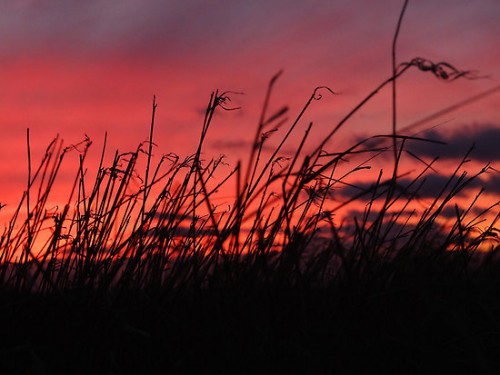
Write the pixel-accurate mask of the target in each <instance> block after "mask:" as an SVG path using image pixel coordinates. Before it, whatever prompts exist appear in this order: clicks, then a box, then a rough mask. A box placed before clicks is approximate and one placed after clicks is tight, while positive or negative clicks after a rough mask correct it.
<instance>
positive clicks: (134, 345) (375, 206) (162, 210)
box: [0, 3, 500, 373]
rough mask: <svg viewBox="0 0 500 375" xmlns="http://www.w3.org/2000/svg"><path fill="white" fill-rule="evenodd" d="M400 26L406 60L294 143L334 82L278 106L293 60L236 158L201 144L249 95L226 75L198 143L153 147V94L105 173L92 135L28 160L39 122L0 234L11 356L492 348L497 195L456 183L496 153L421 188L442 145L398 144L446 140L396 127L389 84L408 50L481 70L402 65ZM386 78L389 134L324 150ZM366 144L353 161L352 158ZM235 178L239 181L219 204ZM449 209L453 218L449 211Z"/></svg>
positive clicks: (220, 364)
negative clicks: (137, 127) (288, 152)
mask: <svg viewBox="0 0 500 375" xmlns="http://www.w3.org/2000/svg"><path fill="white" fill-rule="evenodd" d="M405 7H406V3H405ZM403 13H404V9H403V12H402V13H401V18H400V21H399V23H398V30H399V25H400V23H401V19H402V15H403ZM397 34H398V32H396V34H395V38H394V43H393V73H392V75H391V76H390V77H389V78H387V79H386V80H384V81H383V82H382V83H381V84H380V85H379V86H378V87H376V88H375V89H374V90H373V91H371V92H370V93H369V94H368V95H367V96H366V97H365V98H364V99H363V100H362V101H361V102H360V103H359V104H358V105H357V106H355V107H354V108H353V109H352V110H351V111H349V112H348V113H347V114H346V116H345V117H344V118H343V119H341V120H340V121H339V122H338V123H337V124H336V125H335V126H333V127H332V130H331V132H330V133H329V134H327V135H326V136H325V137H324V139H323V140H322V141H321V142H319V144H317V145H316V146H315V147H312V148H311V147H306V145H307V144H308V141H309V135H310V133H311V131H313V124H312V123H311V124H308V126H307V128H306V131H305V133H304V134H303V135H302V137H301V138H300V143H299V146H298V148H297V149H296V152H295V154H294V155H292V156H291V157H286V158H285V156H283V154H282V150H283V148H284V146H285V145H287V144H288V142H290V141H291V139H292V137H297V135H296V133H297V132H298V130H297V129H298V125H299V124H300V123H301V122H302V118H303V115H304V113H306V112H307V111H308V110H309V108H310V107H311V106H312V105H313V103H314V102H316V101H318V100H320V99H321V97H322V96H321V95H322V94H331V95H335V92H334V90H332V89H330V88H328V87H317V88H315V89H314V90H313V92H312V94H311V96H310V98H309V100H308V101H307V102H306V103H305V105H304V107H303V108H302V110H301V111H300V112H299V114H298V115H297V116H296V117H295V118H294V119H293V120H292V121H289V120H288V117H287V116H288V112H289V110H288V108H287V107H283V108H281V109H279V110H278V111H276V112H273V113H270V112H269V104H270V102H271V97H272V92H273V88H274V86H275V85H276V83H277V80H278V78H279V76H280V74H277V75H276V76H274V77H273V78H272V79H271V81H270V83H269V86H268V89H267V92H266V95H265V100H264V105H263V109H262V113H261V116H260V120H259V123H258V125H257V129H256V133H255V137H254V141H253V145H252V148H251V151H250V155H249V156H248V158H247V160H246V164H245V165H244V163H243V162H239V163H238V164H237V165H236V166H235V167H233V168H232V169H230V170H229V172H228V173H226V174H225V175H224V176H223V177H220V176H221V172H222V171H221V166H222V165H224V160H223V158H221V157H220V158H215V159H211V160H208V161H205V160H203V157H202V155H203V150H204V145H205V143H206V138H207V134H208V133H209V131H210V127H211V125H212V123H213V121H214V115H215V113H216V112H217V111H225V110H232V109H235V108H232V107H230V106H229V105H228V102H229V101H230V95H232V94H234V93H231V92H219V91H215V92H214V93H212V95H211V97H210V100H209V103H208V105H207V108H206V111H205V115H204V119H203V124H202V129H201V135H200V140H199V142H198V144H197V146H196V147H194V149H193V154H192V155H190V156H188V157H186V158H184V159H182V158H181V157H180V156H178V155H175V154H172V153H170V154H165V155H162V156H161V157H155V156H154V155H153V151H154V129H155V112H156V108H157V104H156V101H155V100H153V106H152V120H151V127H150V132H149V139H148V141H147V142H145V143H142V144H140V145H139V146H138V147H137V149H136V150H134V151H131V152H127V153H121V154H120V153H118V152H117V153H115V155H114V158H113V160H112V162H111V164H110V165H105V163H104V160H105V157H104V156H105V154H106V151H107V150H106V141H105V142H104V147H103V150H102V157H101V159H100V162H99V165H98V167H97V174H96V177H95V179H93V180H92V181H89V177H88V173H87V166H86V162H85V160H86V157H87V154H88V152H89V148H90V146H91V141H90V139H88V138H86V139H84V140H83V141H82V142H81V143H79V144H77V145H72V146H69V147H63V143H62V141H61V140H60V139H59V138H56V139H54V140H53V142H52V143H50V145H49V146H48V147H47V149H46V152H45V155H44V156H43V158H42V160H41V162H40V164H39V166H38V167H37V168H36V169H32V158H31V152H30V135H29V131H28V134H27V147H28V161H29V162H28V181H27V187H26V191H25V192H24V194H23V196H22V198H21V201H20V203H19V205H18V207H17V209H16V211H15V213H14V215H13V217H12V219H11V221H10V223H9V224H8V226H7V227H6V228H5V229H4V231H3V233H2V235H1V238H0V291H1V293H2V297H3V298H4V303H3V305H2V310H1V311H2V312H1V314H2V317H3V318H4V321H8V320H12V321H13V326H12V331H11V332H10V335H11V336H9V337H10V339H9V340H11V341H8V342H4V344H3V349H4V352H5V353H10V354H9V356H10V360H9V361H10V363H11V364H10V365H9V364H7V365H5V366H4V368H5V371H7V370H9V369H11V367H9V366H14V367H15V366H19V363H18V362H16V361H17V360H16V355H18V356H20V357H24V358H25V359H26V358H28V364H27V365H26V366H28V367H29V368H28V370H27V371H32V373H37V372H38V373H43V371H51V369H54V368H57V367H58V366H60V365H62V364H64V365H65V366H66V365H67V366H71V367H72V368H80V369H88V370H89V371H93V372H99V371H101V372H104V371H108V372H109V371H112V372H126V371H130V370H131V369H135V370H137V371H146V372H157V371H160V370H161V369H165V368H171V369H173V370H174V371H175V370H176V369H177V370H179V369H186V368H190V367H197V366H196V365H195V363H196V364H197V365H198V366H200V367H202V366H204V365H206V366H212V367H213V368H218V369H221V371H223V372H224V371H229V369H231V371H235V369H236V370H237V369H240V370H241V369H245V368H247V369H248V368H258V367H259V366H263V365H264V364H266V363H270V365H269V366H271V367H270V368H269V370H270V371H272V370H273V369H275V370H276V369H292V368H295V369H301V371H303V372H309V373H310V372H318V371H333V370H336V369H337V370H339V371H340V372H350V371H352V372H356V370H361V369H363V366H365V365H366V368H376V367H377V366H379V367H380V368H382V367H384V364H383V363H381V360H380V358H382V357H386V356H387V355H388V353H389V352H390V353H391V358H392V359H391V360H388V361H387V363H386V364H385V365H386V366H389V368H391V366H394V367H393V368H394V369H396V368H398V366H402V365H405V367H407V366H410V367H411V366H419V365H421V366H423V367H422V370H426V369H428V368H426V367H425V366H426V365H425V362H420V361H419V358H424V357H425V358H434V357H433V356H437V354H435V353H436V352H439V353H441V354H443V356H444V359H443V361H445V362H446V363H447V364H449V363H450V361H457V362H455V365H456V367H457V368H463V366H466V365H469V366H470V367H471V368H476V366H484V367H485V368H489V366H490V365H491V364H492V363H493V362H494V356H492V354H493V353H494V352H495V348H496V346H497V340H495V339H494V338H491V336H490V334H491V335H498V334H499V333H500V332H499V330H498V327H499V326H500V325H498V323H500V322H499V321H498V318H497V317H496V316H498V315H497V314H496V313H497V312H498V310H499V309H500V305H499V304H498V302H497V301H496V300H494V298H493V297H492V296H493V295H495V293H497V292H498V291H499V290H498V287H497V286H496V285H500V284H498V283H497V282H498V281H499V280H498V275H499V274H500V273H499V271H500V262H499V261H498V253H499V251H500V245H499V240H498V235H499V231H498V228H497V226H496V225H497V223H498V220H499V216H500V213H499V212H498V207H499V205H500V202H499V201H496V202H492V204H491V205H490V206H489V207H487V208H486V209H484V210H482V211H481V212H479V213H474V210H473V208H474V207H475V205H477V203H478V202H479V200H480V197H481V195H482V194H483V192H482V191H481V192H480V193H479V194H477V196H476V197H475V198H474V199H473V200H472V202H471V203H470V205H469V206H468V207H459V206H458V205H457V204H456V198H457V197H458V196H459V195H460V194H462V193H463V192H465V191H467V189H468V187H469V186H470V185H471V183H472V182H473V181H476V180H477V179H479V178H481V176H482V175H484V174H486V173H489V172H492V171H494V169H491V168H490V166H489V165H486V166H485V167H484V168H483V169H481V170H480V171H479V172H477V173H475V174H473V175H471V176H470V175H469V174H468V173H467V172H465V171H464V165H465V163H466V162H467V161H468V157H469V154H468V153H467V154H465V155H464V158H463V160H462V161H461V162H460V163H459V164H458V166H457V167H456V169H455V170H454V172H453V173H452V175H451V176H450V177H449V179H448V181H447V182H446V184H445V185H443V186H442V189H441V191H440V192H439V193H438V194H437V195H436V196H435V197H434V198H433V199H432V201H431V202H430V203H429V202H427V203H422V201H421V200H420V198H419V192H420V191H421V189H422V187H423V186H425V183H426V182H425V181H426V175H427V174H428V173H429V172H430V171H432V170H433V168H434V165H435V163H436V162H437V158H436V159H435V160H432V161H430V162H424V167H423V169H422V170H421V171H420V173H418V174H417V176H416V177H414V178H413V179H412V180H409V183H408V182H407V183H404V181H403V180H404V179H403V178H406V177H407V174H406V173H405V172H401V168H402V167H401V160H402V158H403V156H404V155H405V153H406V151H407V144H408V143H411V142H437V141H434V140H431V139H423V138H419V137H416V136H408V135H403V134H399V133H398V131H397V119H396V86H395V84H396V81H397V79H399V77H401V76H402V75H403V74H404V73H405V72H407V71H408V70H410V69H411V68H417V69H419V70H421V71H423V72H431V73H432V74H434V75H435V76H436V77H437V78H439V79H441V80H445V81H453V80H455V79H459V78H460V79H466V78H475V76H474V75H473V73H472V72H470V71H463V70H459V69H457V68H455V67H454V66H453V65H451V64H449V63H446V62H441V63H433V62H431V61H429V60H426V59H422V58H415V59H412V60H411V61H409V62H403V63H401V64H399V65H397V64H396V63H395V62H396V59H395V45H396V38H397ZM388 85H392V88H393V98H392V99H393V101H392V105H393V106H392V111H393V128H392V134H389V135H379V136H375V137H370V138H367V139H363V140H360V141H359V142H357V143H356V144H354V145H352V146H350V147H348V148H346V149H344V150H340V151H335V152H331V151H327V150H326V148H327V145H328V143H329V141H330V140H332V139H333V137H334V136H335V135H336V133H337V131H338V130H339V129H340V128H341V127H342V126H344V124H346V123H347V122H348V121H349V120H350V119H351V117H352V116H353V115H354V114H355V113H357V112H358V111H360V110H362V109H363V107H364V105H365V104H366V103H367V102H369V101H370V100H371V99H372V98H373V97H374V96H375V95H376V94H377V93H378V92H379V91H380V90H382V89H384V88H385V87H386V86H388ZM285 126H287V128H286V130H285V131H284V135H283V136H282V138H281V139H279V140H278V141H277V142H276V145H277V146H276V147H275V148H274V149H273V150H272V151H271V152H270V153H266V152H264V146H265V145H267V143H268V139H269V137H271V136H273V137H274V136H276V130H277V129H279V128H282V127H285ZM385 141H390V142H389V143H390V145H389V146H387V145H386V143H387V142H385ZM70 152H76V153H78V155H79V164H78V165H77V168H76V171H75V178H74V181H73V184H72V188H71V190H70V193H69V197H68V201H67V204H66V205H65V206H64V207H63V208H62V209H58V210H54V209H49V208H48V202H49V201H50V196H51V192H52V191H53V190H54V184H55V182H56V177H57V175H58V173H59V171H60V168H61V165H62V163H63V162H64V160H65V157H66V155H67V154H68V153H70ZM387 153H390V154H392V155H393V156H392V157H393V166H392V170H391V171H389V172H386V171H382V170H381V171H380V173H379V174H378V176H377V177H376V178H375V179H374V181H372V183H371V184H368V185H366V186H365V187H356V186H354V187H355V188H357V191H358V193H357V194H354V195H353V196H351V197H345V199H344V200H343V201H342V202H340V203H335V202H334V201H333V199H332V196H334V194H336V192H337V191H341V190H342V188H344V187H345V186H351V187H352V183H351V182H350V178H351V176H355V175H356V174H360V173H363V172H364V171H366V170H367V169H370V162H371V161H372V160H373V159H375V158H381V157H384V155H386V154H387ZM408 155H410V157H414V158H415V159H416V160H418V161H419V162H422V159H421V158H420V157H419V156H418V155H414V154H412V153H411V152H409V151H408ZM360 156H361V157H364V159H363V161H362V162H361V163H360V164H358V165H357V166H355V167H353V168H352V169H351V170H348V171H347V172H345V171H343V170H342V168H341V167H340V166H341V165H342V164H343V162H344V160H345V159H346V158H351V157H352V158H359V157H360ZM357 160H359V159H357ZM141 166H143V167H144V169H142V170H141ZM216 177H217V178H218V179H217V178H216ZM405 181H408V180H405ZM228 186H230V187H231V189H234V191H235V194H234V199H233V200H232V201H231V202H229V205H228V206H226V205H224V206H222V205H216V204H215V202H219V200H218V192H219V191H220V190H221V189H223V188H225V187H228ZM359 202H365V204H364V211H363V213H362V214H361V215H360V216H355V217H353V218H352V221H342V220H340V219H339V217H340V212H342V210H343V209H345V207H347V206H349V205H354V204H356V203H359ZM422 204H424V208H419V205H422ZM450 209H451V210H453V212H455V219H454V220H453V221H452V222H451V223H450V220H446V222H445V221H444V220H443V219H444V215H443V213H444V212H445V211H449V210H450ZM485 218H488V220H489V222H487V223H486V224H485V222H484V220H485ZM479 224H481V225H482V226H483V227H482V229H481V230H478V228H479ZM486 247H487V248H486ZM484 250H488V251H487V252H484ZM479 253H480V254H484V255H483V256H481V257H478V256H476V255H477V254H479ZM448 318H449V319H451V320H450V321H447V319H448ZM53 330H57V331H58V333H56V334H54V332H53ZM464 330H465V331H464ZM430 334H435V335H437V339H436V340H431V339H430V336H429V335H430ZM61 342H62V344H61ZM215 346H216V348H215ZM51 347H53V348H56V350H55V351H54V350H53V349H50V348H51ZM54 352H60V355H61V357H58V356H57V355H53V353H54ZM360 352H362V354H360ZM103 353H107V354H106V355H104V354H103ZM464 353H465V354H464ZM58 355H59V354H58ZM360 357H362V360H359V359H360ZM464 358H466V361H468V362H466V363H463V362H461V360H462V359H464ZM87 359H90V360H91V362H90V364H89V363H87V362H86V360H87ZM435 359H437V358H435ZM9 361H7V362H6V363H9ZM356 361H358V362H356ZM12 363H13V364H12ZM139 363H140V364H139ZM137 366H139V367H137ZM253 366H256V367H253ZM272 366H276V367H272ZM373 366H375V367H373ZM415 368H416V367H415ZM135 370H134V371H135Z"/></svg>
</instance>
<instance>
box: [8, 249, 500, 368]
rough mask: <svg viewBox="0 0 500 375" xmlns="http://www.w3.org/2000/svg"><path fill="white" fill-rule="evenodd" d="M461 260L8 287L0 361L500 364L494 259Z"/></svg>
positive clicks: (71, 364) (499, 277)
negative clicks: (328, 271)
mask: <svg viewBox="0 0 500 375" xmlns="http://www.w3.org/2000/svg"><path fill="white" fill-rule="evenodd" d="M464 259H466V258H464V256H463V254H458V255H456V256H446V257H444V256H443V257H436V258H433V259H432V262H429V261H427V260H426V259H420V260H419V259H413V261H412V263H407V264H404V263H399V264H398V266H399V267H400V269H395V268H394V267H391V266H390V264H383V263H378V266H377V267H371V268H372V269H367V270H365V272H363V273H362V274H360V273H358V274H357V276H356V277H352V275H354V273H353V274H349V273H348V272H347V271H346V272H343V273H342V275H343V276H342V277H337V278H336V279H333V280H331V281H330V282H329V283H326V284H325V285H323V286H318V285H312V283H311V282H309V281H308V280H307V278H302V279H301V277H300V276H299V277H297V275H295V276H293V277H291V275H288V276H287V277H284V276H283V275H281V276H279V277H278V276H277V275H275V276H274V277H269V278H268V279H267V280H266V281H263V280H259V281H257V280H256V279H255V278H252V277H251V275H249V274H245V273H242V274H240V275H239V276H238V277H235V276H234V275H232V276H231V280H229V277H228V278H225V279H224V280H220V279H218V278H216V277H213V278H212V280H211V281H210V282H209V283H208V284H207V285H206V286H205V287H204V288H201V287H194V286H192V287H183V288H180V289H177V290H173V289H172V290H169V291H165V290H153V288H151V289H150V290H143V291H135V292H134V291H131V290H122V291H116V292H114V293H111V292H109V291H108V292H106V293H99V292H98V291H96V290H89V289H87V290H85V289H82V290H72V291H66V292H60V293H54V294H49V295H43V296H42V295H34V294H32V293H27V294H22V293H19V292H16V293H13V292H8V290H6V289H4V290H3V292H2V295H1V305H0V319H1V322H2V334H1V335H2V340H1V343H0V345H1V347H0V353H1V362H0V373H1V374H55V373H67V374H171V373H207V374H210V373H213V374H216V373H217V374H225V373H227V374H241V373H252V374H261V373H273V374H281V373H287V374H291V373H297V374H346V373H347V374H349V373H376V372H378V373H437V372H438V371H443V372H446V373H451V372H452V371H459V372H460V373H497V371H498V370H499V369H500V355H499V353H500V265H499V264H498V262H497V261H496V260H495V258H494V257H493V258H489V259H488V260H483V261H482V262H480V263H478V264H479V265H476V266H475V267H474V268H471V267H462V266H460V263H461V262H463V261H464ZM469 265H470V264H469ZM278 271H279V270H278ZM350 275H351V276H350ZM285 280H287V281H286V282H285ZM291 280H294V281H293V282H291Z"/></svg>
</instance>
